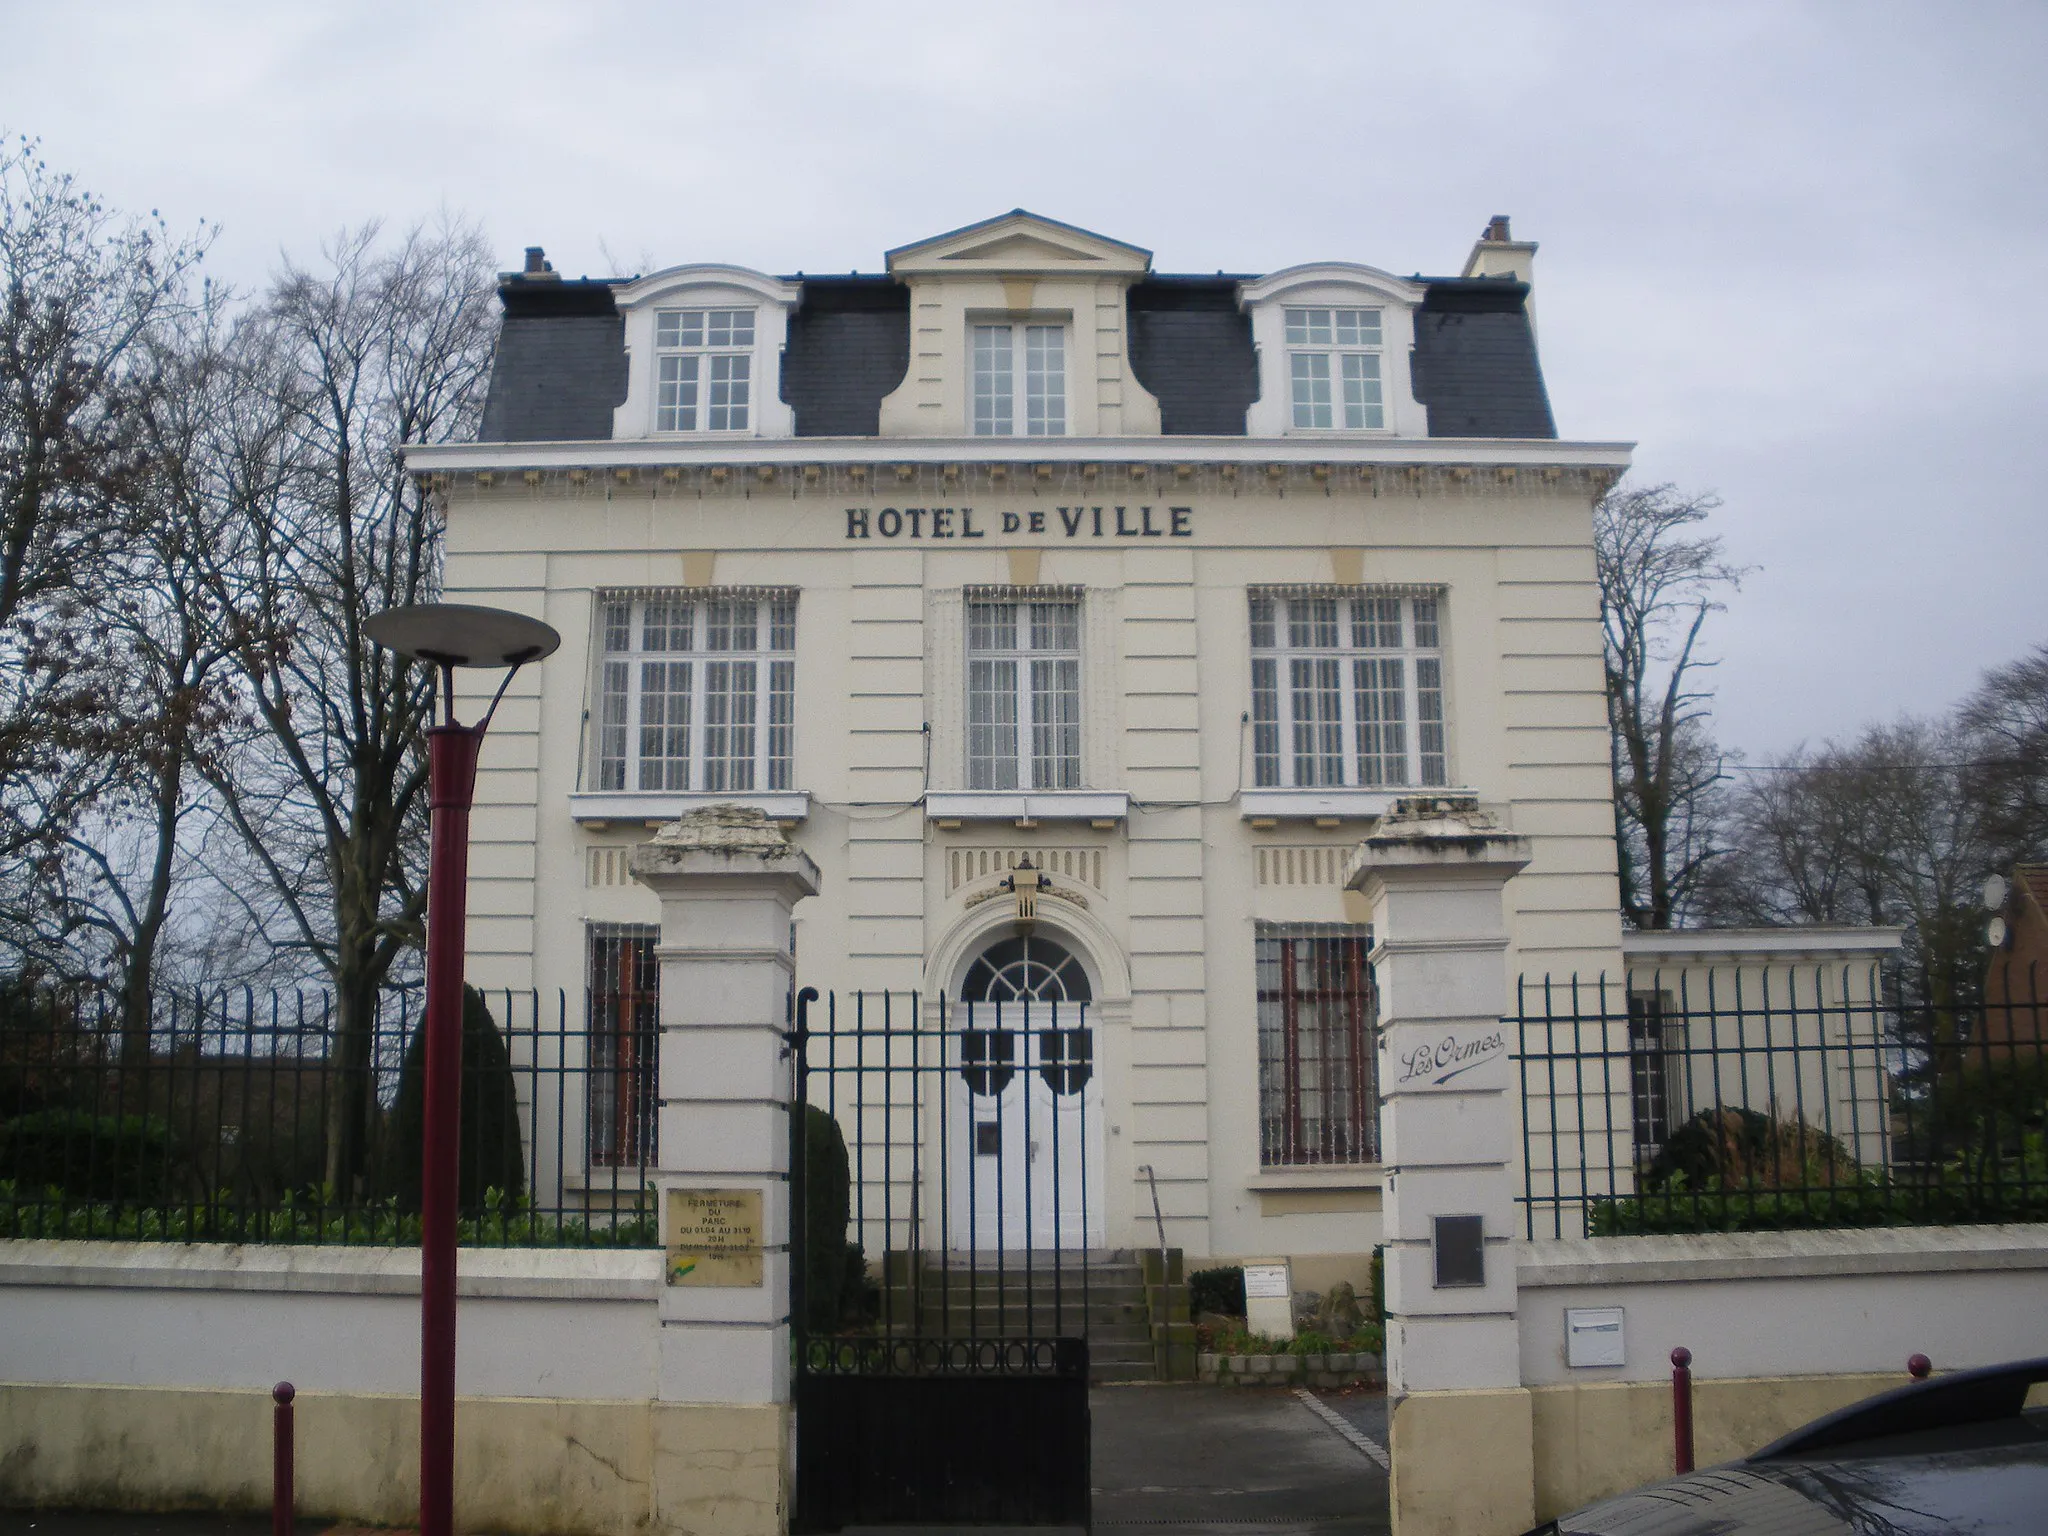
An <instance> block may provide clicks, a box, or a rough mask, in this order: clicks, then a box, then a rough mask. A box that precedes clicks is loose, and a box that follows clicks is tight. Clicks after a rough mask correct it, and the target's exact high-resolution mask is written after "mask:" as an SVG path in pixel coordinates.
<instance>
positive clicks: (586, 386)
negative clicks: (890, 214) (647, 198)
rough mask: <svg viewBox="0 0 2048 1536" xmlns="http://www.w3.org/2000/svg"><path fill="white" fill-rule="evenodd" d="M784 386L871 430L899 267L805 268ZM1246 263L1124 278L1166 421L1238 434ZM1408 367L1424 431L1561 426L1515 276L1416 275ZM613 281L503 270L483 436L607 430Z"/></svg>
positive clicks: (899, 297)
mask: <svg viewBox="0 0 2048 1536" xmlns="http://www.w3.org/2000/svg"><path fill="white" fill-rule="evenodd" d="M789 280H790V281H792V282H800V283H801V284H802V285H803V300H802V303H801V304H800V305H799V307H798V308H797V310H796V311H795V312H794V313H793V314H792V315H791V316H790V323H789V343H788V346H787V349H786V350H785V352H784V354H783V363H782V386H781V387H782V399H783V400H784V401H785V402H786V403H787V404H788V405H789V406H790V407H791V408H792V410H793V411H794V412H795V415H796V435H797V436H799V437H871V436H874V435H876V433H877V432H878V431H879V430H880V422H881V406H882V398H883V397H884V396H885V395H887V394H889V393H890V392H891V391H893V390H894V389H895V388H896V387H897V386H898V385H899V384H901V383H902V381H903V375H904V372H905V370H906V369H907V368H908V366H909V363H910V294H909V290H908V289H907V288H906V287H904V286H903V285H902V284H901V283H898V282H897V281H896V280H895V279H894V278H891V277H887V276H881V275H860V274H855V275H853V276H849V277H797V278H791V279H789ZM1244 280H1245V279H1244V278H1242V277H1238V276H1226V275H1220V274H1219V275H1217V276H1214V277H1208V276H1174V275H1168V274H1153V275H1151V276H1148V277H1146V278H1144V279H1142V280H1141V281H1138V282H1135V283H1133V284H1132V285H1131V288H1130V290H1129V297H1128V300H1127V306H1126V312H1127V315H1128V318H1129V327H1130V330H1129V337H1130V358H1131V370H1132V372H1133V373H1134V374H1136V376H1137V379H1138V382H1139V383H1141V384H1143V385H1144V386H1145V388H1146V389H1148V390H1150V391H1151V392H1152V394H1153V396H1154V397H1155V398H1156V399H1157V400H1158V401H1159V413H1160V423H1161V427H1162V429H1163V431H1164V433H1165V434H1166V435H1167V436H1169V437H1179V436H1214V437H1241V436H1243V435H1244V430H1245V409H1246V407H1247V406H1249V405H1250V404H1251V403H1252V401H1254V400H1255V399H1257V398H1258V393H1259V384H1258V371H1257V361H1256V358H1255V355H1254V353H1253V349H1252V332H1251V319H1250V317H1249V316H1247V315H1246V314H1245V313H1244V312H1243V311H1242V310H1240V309H1239V308H1238V304H1237V285H1238V284H1239V283H1240V282H1242V281H1244ZM1417 281H1419V282H1421V283H1422V284H1423V285H1424V287H1425V290H1426V291H1425V296H1424V298H1423V302H1422V305H1421V307H1420V308H1419V309H1418V310H1417V312H1416V316H1415V353H1414V358H1413V377H1414V385H1415V394H1416V398H1417V399H1418V400H1419V401H1420V402H1421V403H1422V404H1423V405H1424V406H1425V407H1426V408H1427V411H1428V416H1429V435H1430V436H1431V437H1506V438H1554V437H1556V436H1557V427H1556V424H1555V422H1554V421H1553V420H1552V418H1551V414H1550V398H1549V395H1548V394H1547V393H1546V392H1545V390H1544V387H1543V372H1542V368H1541V365H1540V364H1539V362H1538V360H1537V356H1536V338H1535V333H1534V332H1533V331H1532V330H1531V329H1530V326H1529V317H1528V312H1527V309H1526V306H1525V304H1524V300H1525V299H1526V298H1527V296H1528V292H1529V290H1528V286H1527V285H1526V284H1523V283H1519V282H1515V281H1513V280H1511V279H1506V278H1419V279H1417ZM612 287H613V285H612V284H611V283H610V282H607V281H603V280H598V279H582V280H578V281H565V280H562V279H558V278H544V279H532V278H526V277H523V276H513V277H509V278H507V279H506V280H505V281H504V282H503V283H501V284H500V285H499V288H498V296H499V299H500V301H501V302H502V304H503V305H504V310H505V317H504V321H503V323H502V325H501V327H500V329H499V335H498V348H497V355H496V357H495V358H494V360H493V363H492V367H491V382H490V390H489V393H488V395H487V396H486V398H485V402H484V415H483V422H482V425H481V428H480V430H479V434H478V440H479V441H481V442H487V443H490V442H499V443H518V442H582V441H591V440H603V439H607V438H609V437H610V436H611V435H612V412H613V411H614V410H615V409H616V408H617V407H618V406H619V405H620V404H622V403H623V402H624V400H625V398H626V350H625V326H624V321H623V320H622V319H621V318H620V316H619V312H618V308H617V306H616V304H614V302H613V299H612Z"/></svg>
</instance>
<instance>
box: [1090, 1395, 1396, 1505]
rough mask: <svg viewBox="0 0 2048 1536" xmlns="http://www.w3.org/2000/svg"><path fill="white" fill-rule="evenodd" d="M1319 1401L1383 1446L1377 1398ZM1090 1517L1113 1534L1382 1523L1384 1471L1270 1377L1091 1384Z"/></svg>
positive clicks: (1383, 1415) (1381, 1405) (1380, 1403)
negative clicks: (1241, 1382) (1260, 1381)
mask: <svg viewBox="0 0 2048 1536" xmlns="http://www.w3.org/2000/svg"><path fill="white" fill-rule="evenodd" d="M1318 1396H1319V1398H1320V1399H1321V1401H1323V1402H1324V1403H1326V1404H1328V1405H1329V1406H1330V1407H1331V1408H1332V1409H1334V1410H1335V1411H1336V1412H1337V1413H1338V1414H1339V1416H1341V1417H1342V1418H1344V1419H1345V1420H1346V1421H1348V1422H1349V1423H1351V1424H1352V1425H1353V1426H1354V1427H1355V1428H1356V1429H1358V1430H1359V1431H1361V1432H1362V1433H1364V1434H1365V1435H1366V1436H1367V1437H1368V1438H1370V1439H1372V1440H1374V1441H1375V1442H1377V1443H1378V1444H1379V1445H1381V1446H1384V1445H1385V1443H1386V1441H1385V1427H1384V1426H1385V1421H1386V1411H1385V1410H1386V1399H1385V1398H1384V1397H1381V1396H1379V1395H1377V1394H1373V1395H1370V1396H1367V1395H1364V1394H1358V1395H1355V1396H1351V1397H1342V1396H1339V1395H1338V1394H1336V1393H1321V1394H1318ZM1090 1409H1091V1412H1092V1415H1093V1417H1094V1420H1095V1526H1096V1529H1097V1530H1109V1531H1114V1532H1117V1533H1118V1536H1124V1533H1129V1536H1144V1533H1145V1532H1146V1531H1147V1530H1148V1528H1151V1527H1158V1528H1159V1529H1160V1531H1161V1536H1166V1533H1167V1532H1168V1531H1171V1532H1172V1536H1199V1533H1202V1532H1213V1533H1214V1536H1251V1533H1252V1532H1267V1533H1272V1536H1288V1533H1298V1536H1363V1533H1368V1532H1384V1531H1386V1530H1388V1529H1389V1526H1388V1521H1387V1475H1386V1473H1385V1472H1383V1471H1381V1470H1380V1468H1379V1466H1378V1464H1377V1463H1376V1462H1374V1461H1373V1460H1372V1458H1371V1457H1370V1456H1369V1455H1368V1454H1367V1453H1365V1452H1364V1451H1361V1450H1359V1449H1358V1448H1357V1447H1356V1446H1355V1445H1354V1444H1352V1443H1351V1442H1350V1441H1349V1440H1347V1439H1345V1438H1344V1437H1343V1436H1342V1435H1341V1434H1340V1433H1339V1432H1338V1431H1337V1430H1336V1429H1335V1428H1333V1427H1332V1426H1331V1425H1330V1424H1328V1423H1327V1422H1325V1420H1324V1419H1322V1418H1321V1417H1320V1416H1318V1415H1317V1414H1316V1413H1315V1412H1314V1411H1313V1410H1312V1409H1310V1408H1309V1407H1308V1405H1307V1404H1305V1403H1303V1402H1302V1401H1301V1399H1300V1398H1298V1397H1297V1396H1295V1394H1294V1393H1293V1392H1292V1391H1289V1390H1287V1389H1286V1388H1279V1387H1260V1388H1252V1387H1211V1386H1181V1385H1174V1386H1130V1387H1098V1388H1096V1389H1095V1391H1094V1393H1093V1394H1092V1396H1091V1399H1090Z"/></svg>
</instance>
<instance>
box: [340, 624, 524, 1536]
mask: <svg viewBox="0 0 2048 1536" xmlns="http://www.w3.org/2000/svg"><path fill="white" fill-rule="evenodd" d="M364 627H365V629H366V630H367V631H368V632H369V636H370V638H371V639H372V640H374V641H375V642H376V643H377V644H378V645H380V646H383V647H384V648H385V649H386V650H389V651H396V652H397V653H398V654H399V655H401V656H408V657H412V658H414V659H416V660H419V661H424V662H427V663H428V664H430V665H432V666H435V667H438V668H440V671H441V690H440V692H441V699H442V707H441V723H440V724H439V725H437V726H434V727H433V728H432V729H431V730H429V731H428V732H427V773H428V791H429V805H430V807H431V810H432V822H431V828H432V846H431V848H430V850H429V853H428V863H427V1016H426V1022H425V1024H424V1025H423V1026H422V1027H423V1028H424V1029H425V1030H426V1032H427V1043H426V1051H425V1055H426V1067H427V1072H426V1091H425V1094H424V1095H423V1097H424V1101H425V1102H424V1110H425V1113H424V1116H423V1120H424V1138H423V1139H424V1141H425V1146H424V1147H423V1148H422V1156H421V1158H420V1536H452V1533H453V1530H454V1519H455V1219H456V1190H457V1171H458V1157H459V1148H460V1147H461V1144H462V1143H461V1139H460V1131H461V1118H462V955H463V948H464V938H463V929H464V926H465V923H466V921H467V917H468V882H469V811H470V805H471V802H472V800H473V798H474V796H475V791H476V760H477V749H478V748H479V747H480V746H481V745H482V744H483V739H484V732H485V730H487V729H488V728H489V726H490V723H491V716H492V715H493V714H495V713H496V712H497V708H498V701H499V700H500V699H502V698H504V697H505V689H506V688H507V687H509V686H510V685H511V682H512V678H513V675H514V674H516V673H517V672H518V670H519V669H520V668H521V667H522V666H524V665H525V664H526V663H527V662H529V661H538V660H540V658H542V657H543V656H547V655H549V654H551V653H552V652H553V651H554V649H555V648H556V647H557V646H559V645H560V644H561V643H562V637H561V636H560V635H558V634H556V633H555V631H554V630H553V629H552V628H550V627H549V626H548V625H546V624H543V623H541V622H540V620H538V619H529V618H527V617H526V616H525V615H524V614H518V613H507V612H505V611H504V610H502V609H497V608H477V607H471V606H469V605H467V604H462V603H430V604H424V605H421V606H419V607H413V608H391V609H387V610H385V611H384V612H383V613H379V614H375V615H373V616H372V617H371V618H370V619H369V621H368V622H367V623H366V624H365V626H364ZM457 667H506V668H509V669H510V670H509V671H507V672H506V674H505V679H504V681H503V682H501V683H500V684H499V685H498V692H497V694H496V696H495V697H493V698H492V700H491V707H490V708H489V709H487V710H485V711H484V717H483V719H481V720H479V721H478V722H477V723H476V724H475V725H459V724H457V723H456V720H455V669H456V668H457Z"/></svg>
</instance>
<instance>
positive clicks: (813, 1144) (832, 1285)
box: [801, 1104, 867, 1333]
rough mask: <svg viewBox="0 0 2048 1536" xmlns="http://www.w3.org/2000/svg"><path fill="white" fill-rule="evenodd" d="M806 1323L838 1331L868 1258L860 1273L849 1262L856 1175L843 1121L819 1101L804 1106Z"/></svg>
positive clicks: (854, 1250)
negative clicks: (849, 1225) (848, 1237)
mask: <svg viewBox="0 0 2048 1536" xmlns="http://www.w3.org/2000/svg"><path fill="white" fill-rule="evenodd" d="M801 1152H802V1156H803V1160H804V1211H803V1222H804V1326H805V1328H807V1329H808V1330H809V1331H810V1332H812V1333H836V1332H837V1331H838V1330H839V1326H840V1321H841V1319H842V1318H843V1317H844V1316H845V1315H846V1298H847V1293H848V1290H849V1287H850V1286H851V1287H853V1288H855V1289H856V1290H857V1289H858V1287H859V1286H861V1285H864V1284H865V1283H866V1280H867V1261H866V1258H865V1256H863V1257H862V1258H861V1260H860V1263H859V1269H858V1273H857V1274H852V1273H849V1271H851V1270H852V1269H853V1265H852V1264H851V1263H850V1262H849V1261H850V1260H851V1259H852V1257H853V1255H855V1254H858V1253H859V1252H860V1249H859V1247H858V1245H854V1244H849V1243H848V1242H847V1240H846V1226H847V1222H848V1220H849V1218H850V1217H851V1215H852V1202H853V1173H852V1168H851V1166H850V1165H849V1163H848V1161H847V1157H846V1137H845V1136H844V1135H843V1134H842V1133H841V1132H840V1129H839V1122H838V1121H837V1120H835V1119H833V1118H832V1116H830V1115H829V1114H827V1113H826V1112H825V1111H824V1110H822V1109H820V1108H818V1106H817V1105H815V1104H806V1105H805V1106H804V1118H803V1146H802V1148H801Z"/></svg>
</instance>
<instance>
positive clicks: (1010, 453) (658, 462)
mask: <svg viewBox="0 0 2048 1536" xmlns="http://www.w3.org/2000/svg"><path fill="white" fill-rule="evenodd" d="M1634 446H1635V445H1634V444H1633V443H1601V442H1586V443H1575V442H1558V441H1555V440H1553V439H1549V438H1487V437H1453V438H1442V437H1439V438H1402V439H1387V438H1374V439H1369V440H1352V441H1346V440H1342V439H1332V438H1249V437H1180V436H1174V437H1060V438H1046V437H1031V438H1007V439H998V438H986V437H954V438H935V437H779V438H689V439H681V438H633V439H627V440H623V441H607V442H569V443H414V444H411V445H409V446H408V447H407V448H406V450H405V462H406V466H407V467H408V468H409V469H411V470H413V471H414V472H415V473H419V474H430V473H431V474H463V473H469V472H473V471H477V470H519V469H540V470H550V469H594V470H612V469H660V468H666V467H668V466H671V465H673V466H678V467H682V468H694V467H700V466H709V465H727V464H729V465H736V466H752V465H768V466H780V465H803V464H818V465H838V464H960V465H1020V464H1024V465H1029V464H1110V465H1127V464H1147V465H1150V464H1165V465H1172V464H1194V465H1205V464H1219V465H1220V464H1236V465H1260V464H1265V465H1279V466H1300V467H1313V466H1317V465H1331V466H1339V465H1341V466H1376V467H1387V468H1401V467H1404V466H1411V465H1412V466H1416V467H1419V468H1429V467H1438V466H1440V467H1445V468H1464V469H1480V468H1485V469H1494V470H1517V469H1532V470H1543V469H1606V470H1612V471H1614V472H1616V473H1617V474H1618V473H1619V472H1620V471H1622V470H1624V469H1626V468H1628V466H1629V458H1630V454H1631V451H1632V450H1633V448H1634Z"/></svg>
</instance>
